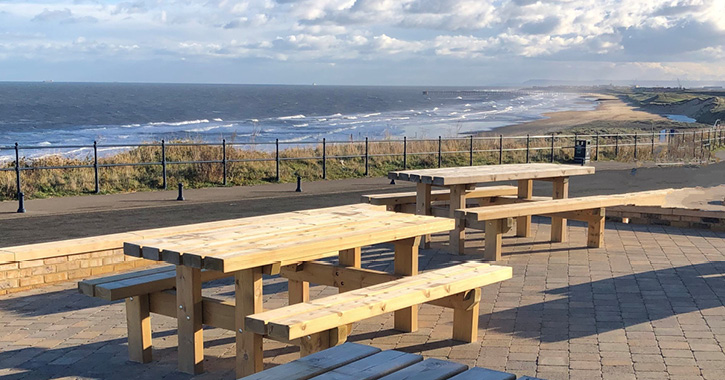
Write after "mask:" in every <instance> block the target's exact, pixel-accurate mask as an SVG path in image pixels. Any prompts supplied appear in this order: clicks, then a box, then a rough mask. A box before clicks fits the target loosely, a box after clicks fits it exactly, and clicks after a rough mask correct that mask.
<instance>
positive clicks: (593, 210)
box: [456, 189, 674, 260]
mask: <svg viewBox="0 0 725 380" xmlns="http://www.w3.org/2000/svg"><path fill="white" fill-rule="evenodd" d="M672 191H674V190H673V189H664V190H652V191H641V192H633V193H624V194H613V195H594V196H587V197H579V198H567V199H551V200H541V201H538V200H535V199H534V200H532V201H530V202H516V201H514V200H512V201H511V203H510V204H499V205H494V206H485V207H476V208H468V209H462V210H456V223H457V225H458V224H463V225H464V226H465V227H469V228H474V229H481V230H484V231H485V246H484V258H485V259H486V260H500V259H501V245H502V240H501V237H502V235H503V234H504V233H505V232H508V231H509V230H510V229H511V226H512V225H513V219H514V218H518V217H522V216H532V215H542V216H548V217H559V218H563V219H564V220H565V221H566V219H572V220H579V221H583V222H586V223H587V224H588V237H587V246H588V247H591V248H599V247H601V246H602V244H603V243H604V219H605V208H606V207H613V206H627V205H635V206H659V205H662V204H663V202H664V199H665V197H666V196H667V194H669V193H671V192H672ZM555 235H559V234H555V231H554V229H552V241H566V234H565V233H564V234H563V236H561V237H562V238H561V239H560V240H557V238H556V236H555Z"/></svg>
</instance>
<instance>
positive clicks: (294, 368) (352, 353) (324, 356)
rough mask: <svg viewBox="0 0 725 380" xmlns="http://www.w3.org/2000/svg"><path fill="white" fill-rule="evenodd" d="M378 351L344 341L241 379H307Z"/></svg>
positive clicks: (378, 350)
mask: <svg viewBox="0 0 725 380" xmlns="http://www.w3.org/2000/svg"><path fill="white" fill-rule="evenodd" d="M378 352H380V349H379V348H375V347H370V346H364V345H362V344H357V343H344V344H341V345H339V346H336V347H332V348H329V349H327V350H324V351H320V352H317V353H314V354H312V355H308V356H305V357H303V358H300V359H297V360H295V361H291V362H289V363H287V364H283V365H280V366H277V367H272V368H269V369H267V370H265V371H263V372H258V373H255V374H253V375H250V376H247V377H244V378H243V379H240V380H271V379H284V380H307V379H310V378H312V377H315V376H317V375H320V374H323V373H325V372H328V371H331V370H333V369H335V368H338V367H341V366H344V365H346V364H348V363H352V362H355V361H357V360H360V359H362V358H365V357H368V356H370V355H373V354H376V353H378Z"/></svg>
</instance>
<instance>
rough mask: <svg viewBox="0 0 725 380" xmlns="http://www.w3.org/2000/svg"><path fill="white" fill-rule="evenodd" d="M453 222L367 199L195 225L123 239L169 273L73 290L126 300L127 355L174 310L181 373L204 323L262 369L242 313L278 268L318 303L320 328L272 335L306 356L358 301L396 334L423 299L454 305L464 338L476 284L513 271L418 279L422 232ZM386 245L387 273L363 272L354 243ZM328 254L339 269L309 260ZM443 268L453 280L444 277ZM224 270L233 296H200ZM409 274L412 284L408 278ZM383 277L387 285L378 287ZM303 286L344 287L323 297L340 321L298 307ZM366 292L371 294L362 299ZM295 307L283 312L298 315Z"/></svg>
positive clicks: (333, 336) (465, 268)
mask: <svg viewBox="0 0 725 380" xmlns="http://www.w3.org/2000/svg"><path fill="white" fill-rule="evenodd" d="M453 225H454V221H453V220H451V219H448V218H435V217H430V216H420V215H409V214H400V213H391V212H387V211H385V210H384V208H382V207H379V206H372V205H366V204H358V205H348V206H339V207H331V208H326V209H318V210H306V211H297V212H290V213H284V214H276V215H267V216H261V217H252V218H242V219H237V220H235V221H234V222H228V223H227V224H226V225H225V226H223V227H220V228H212V229H210V230H208V231H204V232H199V231H202V230H196V231H197V232H190V233H182V234H179V235H176V236H169V237H164V238H157V239H148V240H141V241H136V242H127V243H125V244H124V252H125V253H126V254H128V255H132V256H136V257H144V258H147V259H151V260H158V261H166V262H169V263H173V264H176V265H175V266H173V267H171V268H174V269H173V271H172V270H171V269H170V268H169V267H166V268H155V269H153V270H149V271H145V272H143V273H141V272H137V273H134V274H127V275H121V276H112V277H108V278H105V279H96V280H89V281H85V282H83V283H81V284H79V288H80V289H81V291H82V292H84V293H85V294H88V295H92V296H94V297H101V298H104V299H107V300H114V299H121V298H124V297H125V298H126V302H127V316H128V319H129V325H128V326H129V352H130V354H131V357H132V359H134V360H138V361H148V360H150V359H151V355H150V354H151V330H150V323H149V313H151V312H156V313H159V314H163V315H168V316H172V317H173V316H175V317H176V318H177V321H178V324H179V328H178V334H179V369H180V370H181V371H182V372H187V373H199V372H201V371H202V369H203V367H202V362H203V344H202V343H203V336H202V325H203V324H208V325H211V326H215V327H220V328H224V329H231V330H234V331H236V333H237V334H236V335H237V336H236V338H237V356H236V361H237V373H238V374H239V375H240V376H243V375H247V374H251V373H254V372H256V371H259V370H261V369H262V357H263V351H262V337H263V336H265V335H264V334H266V333H267V326H270V325H267V324H264V327H263V328H262V329H261V330H257V329H256V328H254V327H252V328H249V327H247V326H246V318H245V317H247V316H251V315H255V314H257V316H258V315H260V314H261V315H263V310H262V274H263V273H268V274H277V273H281V274H282V275H284V276H288V277H289V282H288V286H289V297H290V303H291V304H295V303H301V304H300V306H299V307H314V308H315V309H318V308H319V309H320V310H318V313H317V314H314V316H315V318H314V322H315V326H316V327H315V329H321V330H319V331H315V332H314V333H309V334H308V335H304V336H303V338H302V339H300V340H298V339H299V337H298V336H297V335H295V334H298V332H299V331H304V330H305V329H307V327H306V325H305V326H304V327H303V326H300V325H295V326H291V329H290V331H291V332H292V334H287V335H286V336H285V335H283V334H281V333H278V332H279V331H281V330H280V327H278V328H275V329H274V331H275V332H274V333H273V335H274V336H277V337H278V338H279V339H280V340H285V339H286V338H290V337H293V338H291V339H294V340H295V341H294V342H292V343H297V344H300V345H301V346H302V347H303V351H304V353H311V352H315V351H317V350H319V349H322V348H325V347H328V346H331V345H335V344H339V343H342V342H344V340H345V338H346V336H347V332H349V327H348V325H349V324H350V323H352V322H355V321H356V320H360V319H363V318H367V317H369V316H373V315H378V314H375V313H372V312H362V313H361V312H358V311H357V310H358V309H356V307H358V306H361V305H368V306H366V307H372V308H373V309H375V308H379V311H376V313H378V312H380V313H382V312H385V310H387V312H391V311H394V312H395V328H396V329H399V330H403V331H414V330H415V329H416V328H417V305H419V304H421V303H427V302H430V303H435V304H438V305H441V306H448V307H453V308H454V310H457V311H456V312H455V313H456V314H457V315H459V316H458V317H456V318H457V320H458V321H459V322H458V323H457V324H456V326H458V327H454V336H460V337H463V338H464V339H468V340H471V339H475V334H476V331H477V325H474V324H475V323H476V321H477V318H476V317H474V313H475V315H477V313H478V300H479V299H480V292H479V291H478V290H477V286H478V287H480V286H483V285H484V284H487V283H492V282H495V281H501V280H504V279H506V278H510V277H511V269H510V268H507V267H496V266H488V265H486V264H475V265H474V264H464V265H462V266H460V267H455V268H446V269H441V270H439V271H434V272H430V274H429V273H426V274H424V275H421V276H417V275H418V244H419V242H420V236H421V235H424V234H428V233H435V232H443V231H448V230H450V229H451V228H452V227H453ZM386 242H390V243H393V245H394V253H395V255H394V266H395V270H394V272H395V273H394V274H389V273H385V272H377V271H369V270H364V269H361V268H360V265H361V247H363V246H367V245H373V244H379V243H386ZM331 256H338V257H339V265H331V264H327V263H321V262H317V261H315V260H318V259H321V258H326V257H331ZM321 271H323V272H325V273H324V274H323V273H321ZM450 271H454V272H455V273H458V274H459V275H460V276H451V275H450V274H447V273H449V272H450ZM224 276H234V278H235V301H234V302H224V301H220V300H213V299H207V298H204V297H202V296H201V284H202V282H203V281H205V280H211V279H216V278H221V277H224ZM405 276H412V277H405ZM402 277H405V278H402ZM419 277H420V278H419ZM409 280H410V281H412V282H406V281H409ZM385 281H392V282H391V283H390V284H383V282H385ZM309 282H313V283H323V284H329V285H334V286H338V287H339V288H340V289H341V291H350V292H349V293H345V294H340V295H338V296H333V298H329V297H328V298H327V299H326V300H325V301H324V302H330V303H336V304H339V305H343V304H344V305H345V307H346V308H347V309H349V310H351V311H352V314H350V313H347V312H346V313H345V317H344V318H342V319H340V318H338V317H336V316H337V314H336V313H335V312H334V310H332V309H329V308H327V309H325V308H320V306H321V304H319V303H318V304H314V303H309V304H306V303H305V302H308V301H309ZM371 285H372V286H373V287H372V288H370V286H371ZM363 286H366V287H368V288H367V289H366V290H365V291H362V292H358V293H356V292H355V291H352V290H353V289H356V288H360V287H363ZM377 287H381V288H377ZM387 287H395V289H397V291H400V289H399V288H405V287H414V288H415V289H416V290H415V291H413V290H410V292H413V293H416V294H411V296H410V297H409V298H411V299H414V300H416V302H417V303H411V302H410V301H408V300H401V299H400V298H399V297H394V295H395V294H390V293H389V292H387V291H386V290H385V289H386V288H387ZM171 288H173V289H174V290H171ZM411 289H412V288H411ZM361 293H364V295H363V294H361ZM373 293H374V294H376V296H374V297H372V296H371V297H368V294H373ZM336 297H339V299H338V298H336ZM356 297H357V298H356ZM311 302H314V301H311ZM305 305H307V306H305ZM294 306H297V305H293V306H290V308H289V309H285V310H284V312H285V313H289V312H295V311H298V309H295V308H294ZM323 313H328V314H327V315H323ZM333 313H334V315H333ZM285 315H288V314H285ZM469 320H470V321H469ZM285 321H287V320H285ZM285 321H282V320H281V319H280V320H277V319H275V320H274V322H275V323H276V322H280V323H278V324H277V325H275V326H282V325H283V322H285ZM289 321H290V322H291V321H292V320H291V319H290V320H289ZM252 324H253V322H252ZM255 331H259V333H258V332H255ZM307 331H312V329H310V330H307ZM307 337H309V339H308V338H307ZM313 338H314V340H313ZM324 338H326V339H324ZM285 341H286V340H285ZM308 342H309V343H308ZM312 342H317V343H312ZM132 346H133V347H132Z"/></svg>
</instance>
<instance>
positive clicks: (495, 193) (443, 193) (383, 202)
mask: <svg viewBox="0 0 725 380" xmlns="http://www.w3.org/2000/svg"><path fill="white" fill-rule="evenodd" d="M517 192H518V189H517V187H516V186H509V185H499V186H486V187H479V188H475V189H469V190H466V192H465V198H466V200H473V201H477V202H481V201H485V200H486V199H490V198H495V197H500V196H509V195H516V194H517ZM450 199H451V191H450V189H439V190H432V191H431V199H430V200H431V201H432V202H444V201H449V200H450ZM416 201H417V200H416V192H415V191H409V192H399V193H385V194H366V195H363V196H362V202H363V203H370V204H372V205H380V206H385V207H386V208H387V210H388V211H398V212H406V213H411V214H414V213H415V211H416V210H415V204H416ZM440 216H448V215H447V214H445V215H440Z"/></svg>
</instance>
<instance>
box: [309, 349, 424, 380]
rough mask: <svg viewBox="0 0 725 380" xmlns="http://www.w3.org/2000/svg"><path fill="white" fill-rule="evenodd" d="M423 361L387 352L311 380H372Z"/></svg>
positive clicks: (404, 354)
mask: <svg viewBox="0 0 725 380" xmlns="http://www.w3.org/2000/svg"><path fill="white" fill-rule="evenodd" d="M422 360H423V357H422V356H420V355H416V354H409V353H407V352H400V351H395V350H388V351H382V352H378V353H377V354H374V355H370V356H368V357H366V358H363V359H360V360H358V361H355V362H352V363H350V364H347V365H344V366H342V367H339V368H336V369H333V370H332V371H329V372H327V373H324V374H322V375H319V376H316V377H313V378H312V380H374V379H378V378H380V377H383V376H385V375H388V374H390V373H393V372H395V371H398V370H401V369H403V368H405V367H408V366H410V365H413V364H415V363H418V362H420V361H422Z"/></svg>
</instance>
